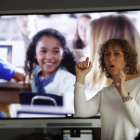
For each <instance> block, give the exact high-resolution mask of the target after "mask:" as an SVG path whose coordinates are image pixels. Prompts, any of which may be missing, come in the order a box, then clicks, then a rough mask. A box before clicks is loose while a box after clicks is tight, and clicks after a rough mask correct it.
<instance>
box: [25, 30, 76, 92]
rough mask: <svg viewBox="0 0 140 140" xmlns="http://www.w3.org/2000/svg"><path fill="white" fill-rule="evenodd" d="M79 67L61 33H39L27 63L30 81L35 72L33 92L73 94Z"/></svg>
mask: <svg viewBox="0 0 140 140" xmlns="http://www.w3.org/2000/svg"><path fill="white" fill-rule="evenodd" d="M75 64H76V63H75V61H74V57H73V55H72V54H71V53H70V51H69V50H68V48H67V47H66V40H65V38H64V36H63V35H61V33H60V32H58V31H57V30H55V29H50V28H49V29H44V30H41V31H39V32H38V33H37V34H36V35H35V36H34V37H33V40H32V42H31V44H30V46H29V48H28V50H27V54H26V61H25V71H26V74H27V75H29V78H30V79H31V75H32V72H33V80H32V91H33V92H37V93H49V94H55V95H64V94H65V93H66V92H73V90H74V87H73V85H74V83H75V69H74V67H75ZM33 70H34V71H33Z"/></svg>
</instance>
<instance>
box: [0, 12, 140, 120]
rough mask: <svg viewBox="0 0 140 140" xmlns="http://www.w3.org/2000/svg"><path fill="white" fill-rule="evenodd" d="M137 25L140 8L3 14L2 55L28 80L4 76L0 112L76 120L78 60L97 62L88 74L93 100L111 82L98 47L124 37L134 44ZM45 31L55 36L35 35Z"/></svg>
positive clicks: (87, 91)
mask: <svg viewBox="0 0 140 140" xmlns="http://www.w3.org/2000/svg"><path fill="white" fill-rule="evenodd" d="M139 23H140V11H139V10H129V11H100V12H99V11H98V12H95V11H94V12H92V11H91V12H76V13H74V12H70V13H43V14H22V15H21V14H18V15H16V14H15V15H14V14H13V15H0V25H1V26H0V59H1V60H3V61H5V62H6V63H9V64H10V65H12V66H13V67H14V69H15V70H16V72H19V73H21V74H24V75H25V76H26V80H25V82H23V81H17V80H15V79H14V78H12V79H9V80H5V79H2V78H1V77H0V78H1V79H0V102H1V105H0V110H1V111H2V112H3V113H4V114H5V115H4V116H6V118H20V119H22V118H63V117H73V118H77V116H76V115H75V112H74V84H75V81H76V77H75V71H74V66H75V64H76V63H77V62H81V61H84V60H85V59H86V57H89V60H90V61H91V62H92V64H93V65H92V69H91V71H90V72H89V73H88V75H87V76H86V78H85V96H86V99H87V100H90V99H91V98H92V97H94V96H95V95H96V94H97V92H98V91H99V90H101V89H102V88H103V87H104V86H108V85H109V84H111V82H112V81H111V80H108V79H107V78H106V77H105V75H104V74H101V73H100V69H99V62H98V55H97V50H98V47H99V45H100V44H102V43H104V42H105V41H106V40H108V39H111V38H124V39H128V40H130V43H131V42H132V44H131V45H132V46H133V44H135V43H134V42H136V43H138V42H139V33H140V26H139ZM127 25H128V27H127ZM131 26H132V27H133V28H131ZM43 30H44V32H45V31H48V32H53V33H54V32H55V34H57V35H55V36H52V35H51V33H46V34H49V35H48V36H46V37H44V38H43V37H40V38H39V39H38V40H37V37H36V38H34V39H33V37H34V36H37V34H39V32H40V34H41V32H42V31H43ZM130 32H131V34H130ZM60 35H62V36H63V37H64V38H63V41H64V39H65V40H66V44H65V43H64V42H62V40H61V39H62V38H61V39H60V38H58V36H60ZM44 36H45V35H44ZM135 39H137V41H135ZM33 46H34V47H33ZM135 46H136V47H138V46H139V44H135ZM135 46H134V47H135ZM31 47H32V48H31ZM45 47H46V48H45ZM138 51H139V50H138ZM64 52H65V53H64ZM44 54H47V55H44ZM25 62H26V72H25ZM31 66H32V68H31ZM27 67H28V71H27ZM29 74H30V75H29ZM99 116H100V114H97V115H96V116H92V118H97V117H99Z"/></svg>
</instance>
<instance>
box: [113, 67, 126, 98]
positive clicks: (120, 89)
mask: <svg viewBox="0 0 140 140" xmlns="http://www.w3.org/2000/svg"><path fill="white" fill-rule="evenodd" d="M118 71H119V76H120V84H119V85H117V84H114V87H115V88H116V89H117V90H118V92H119V94H120V95H121V96H122V97H127V96H128V92H127V90H126V86H125V73H124V72H123V71H122V70H121V69H119V70H118Z"/></svg>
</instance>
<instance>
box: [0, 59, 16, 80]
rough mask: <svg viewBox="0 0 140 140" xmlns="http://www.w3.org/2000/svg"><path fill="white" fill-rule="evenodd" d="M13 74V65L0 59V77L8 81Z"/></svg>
mask: <svg viewBox="0 0 140 140" xmlns="http://www.w3.org/2000/svg"><path fill="white" fill-rule="evenodd" d="M14 74H15V68H14V66H13V65H11V64H10V63H8V62H5V61H3V60H1V59H0V79H4V80H8V81H10V80H11V79H12V78H13V76H14Z"/></svg>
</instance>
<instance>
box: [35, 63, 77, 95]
mask: <svg viewBox="0 0 140 140" xmlns="http://www.w3.org/2000/svg"><path fill="white" fill-rule="evenodd" d="M41 71H42V70H41V67H40V66H36V68H35V70H34V75H33V80H32V92H37V89H36V85H35V77H36V76H37V75H38V73H39V72H41ZM75 80H76V78H75V75H73V74H71V73H70V72H69V71H68V70H67V69H66V68H65V67H62V66H61V67H59V68H58V70H57V72H56V74H55V77H54V79H53V82H51V83H49V84H48V85H46V86H45V87H44V90H45V92H46V93H49V94H54V95H59V96H63V95H64V94H68V93H72V94H73V92H74V86H73V85H74V83H75Z"/></svg>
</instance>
